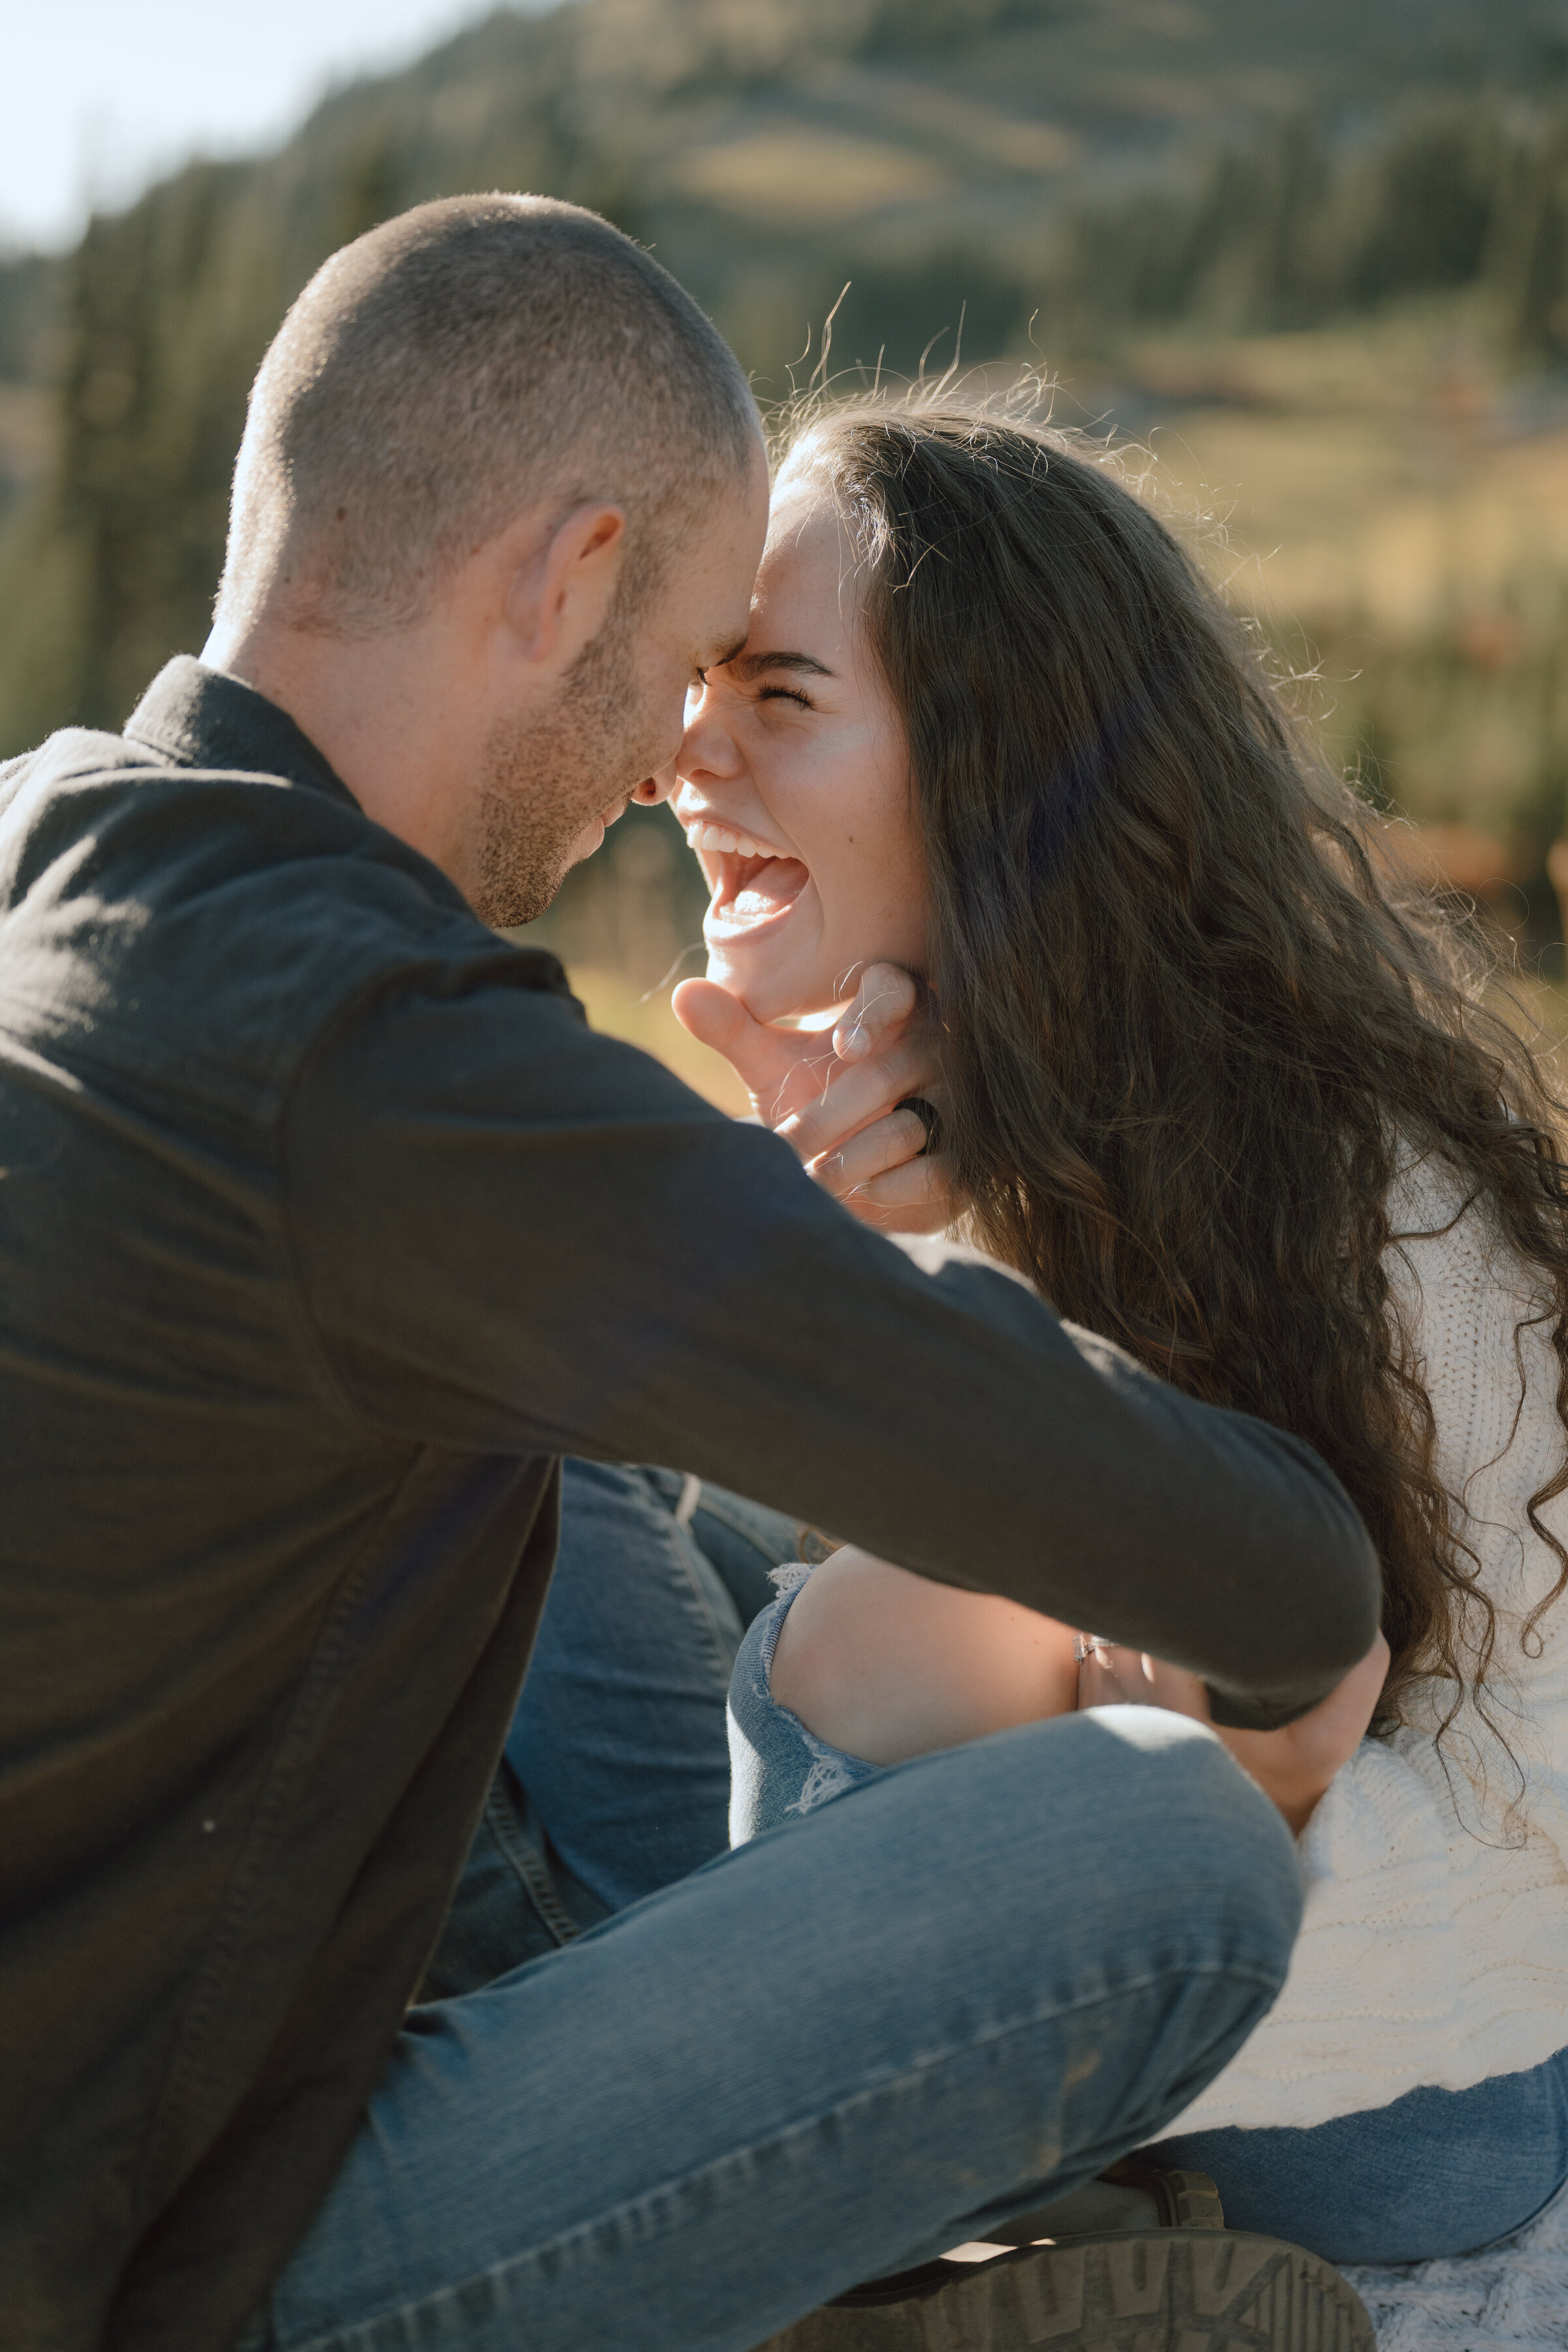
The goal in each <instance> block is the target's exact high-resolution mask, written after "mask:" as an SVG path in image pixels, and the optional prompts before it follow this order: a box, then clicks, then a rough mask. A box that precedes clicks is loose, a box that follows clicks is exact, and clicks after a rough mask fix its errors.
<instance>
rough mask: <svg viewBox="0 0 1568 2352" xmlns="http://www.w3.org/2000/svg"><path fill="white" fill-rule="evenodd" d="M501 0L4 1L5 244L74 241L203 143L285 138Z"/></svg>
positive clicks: (0, 161)
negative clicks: (339, 84) (347, 85)
mask: <svg viewBox="0 0 1568 2352" xmlns="http://www.w3.org/2000/svg"><path fill="white" fill-rule="evenodd" d="M490 5H491V0H246V5H240V0H0V248H3V247H5V246H7V245H9V246H18V245H43V246H50V247H54V246H60V245H64V244H68V243H69V242H70V241H72V240H73V239H74V238H75V236H77V234H78V232H79V230H80V228H81V226H82V224H83V222H84V220H85V218H86V216H87V212H88V210H89V206H90V205H94V204H96V205H100V206H112V205H121V204H125V203H127V202H129V201H130V199H131V198H132V197H133V196H135V195H137V194H139V193H140V192H141V190H142V188H143V187H145V185H146V184H147V183H148V181H149V180H152V179H155V178H157V177H158V176H159V175H160V174H161V173H163V172H166V171H169V170H171V169H172V168H173V167H174V166H175V165H176V164H179V163H184V162H185V161H186V160H187V159H188V158H189V157H190V156H192V155H194V154H205V155H235V154H245V153H247V152H249V151H251V150H252V149H256V148H262V147H267V146H270V145H271V144H272V143H273V142H275V141H277V140H279V139H280V138H281V137H282V136H283V135H284V134H285V133H286V132H288V131H291V130H292V129H293V128H294V126H295V125H296V123H298V122H299V121H301V120H302V118H303V117H304V115H305V114H306V113H307V112H308V111H309V110H310V107H311V105H312V104H313V103H314V102H315V100H317V99H318V98H320V97H321V95H322V93H323V91H324V90H325V89H327V88H328V86H329V85H330V84H331V82H332V81H334V80H342V79H348V78H349V77H350V76H351V75H352V74H353V73H354V72H355V71H357V70H359V69H361V68H370V69H372V70H375V69H379V68H384V67H387V66H396V65H401V64H403V63H404V62H405V61H406V60H407V59H410V58H416V57H417V56H419V55H420V53H421V52H422V51H423V50H425V49H427V48H431V47H434V46H435V44H436V43H437V41H438V40H441V39H443V38H444V37H446V36H447V34H449V33H453V32H456V31H457V30H458V27H459V26H463V25H467V24H471V23H472V22H473V21H474V20H475V19H476V18H477V17H480V16H487V15H488V14H489V9H490ZM523 5H530V6H537V5H541V0H523Z"/></svg>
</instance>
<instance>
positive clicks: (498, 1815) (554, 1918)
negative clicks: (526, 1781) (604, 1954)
mask: <svg viewBox="0 0 1568 2352" xmlns="http://www.w3.org/2000/svg"><path fill="white" fill-rule="evenodd" d="M485 1820H486V1822H487V1823H488V1824H489V1830H490V1834H491V1835H492V1836H493V1837H494V1839H495V1842H496V1843H497V1845H498V1846H500V1851H501V1854H502V1856H503V1858H504V1859H505V1860H506V1861H507V1862H509V1863H510V1864H511V1866H512V1868H513V1870H514V1871H515V1872H516V1873H517V1875H518V1878H519V1880H520V1881H521V1885H522V1891H523V1893H524V1894H525V1895H527V1896H528V1898H529V1900H530V1902H531V1904H532V1906H533V1907H534V1909H535V1911H536V1912H537V1913H538V1914H539V1916H540V1919H541V1920H542V1923H543V1925H544V1927H546V1928H547V1929H548V1930H549V1932H550V1934H551V1935H552V1936H553V1937H554V1938H555V1940H556V1942H557V1944H570V1943H572V1942H574V1940H575V1939H576V1937H579V1936H580V1935H581V1934H582V1932H583V1930H582V1929H581V1927H578V1925H577V1922H576V1921H575V1919H574V1918H573V1917H572V1916H571V1914H570V1913H569V1912H568V1911H567V1909H566V1907H565V1906H564V1904H563V1902H562V1900H561V1897H560V1896H559V1895H557V1893H556V1891H555V1886H554V1882H553V1881H552V1878H551V1875H550V1865H549V1864H548V1862H547V1861H546V1860H545V1858H544V1856H543V1855H542V1853H538V1852H537V1851H536V1849H535V1848H534V1847H533V1846H531V1844H530V1843H529V1841H528V1839H527V1837H526V1836H525V1835H524V1834H523V1832H522V1831H521V1829H520V1828H519V1827H518V1824H517V1822H516V1819H515V1817H514V1815H513V1813H512V1810H511V1807H510V1804H509V1802H508V1801H507V1799H506V1796H505V1794H504V1792H503V1790H502V1789H501V1787H500V1781H499V1780H498V1781H496V1782H495V1783H494V1784H492V1786H491V1789H490V1793H489V1797H488V1798H487V1799H486V1801H485Z"/></svg>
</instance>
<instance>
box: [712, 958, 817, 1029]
mask: <svg viewBox="0 0 1568 2352" xmlns="http://www.w3.org/2000/svg"><path fill="white" fill-rule="evenodd" d="M708 977H709V979H710V980H712V981H717V982H718V983H719V986H720V987H721V988H723V989H727V990H728V991H729V992H730V994H731V996H733V997H737V998H739V1000H740V1002H741V1003H742V1004H743V1005H744V1006H745V1008H746V1010H747V1012H748V1013H750V1014H751V1016H752V1020H753V1021H762V1022H769V1021H793V1020H795V1019H796V1018H798V1017H800V1016H802V1015H804V1014H806V1013H826V1012H827V1011H829V1010H830V1009H831V1008H832V1007H833V1006H834V1005H836V1004H837V1003H840V1002H841V997H842V992H840V993H839V994H838V995H835V993H834V991H833V977H832V975H831V974H830V973H826V972H815V971H801V970H800V969H799V967H798V965H795V966H793V967H792V964H791V962H790V961H786V960H785V959H784V958H783V957H780V958H778V959H777V960H775V959H773V958H772V957H770V956H768V955H767V954H766V953H762V954H751V953H748V952H747V951H746V950H745V948H744V946H743V945H742V946H741V947H740V948H739V950H737V945H736V943H735V942H734V941H732V940H714V941H711V942H710V945H709V949H708Z"/></svg>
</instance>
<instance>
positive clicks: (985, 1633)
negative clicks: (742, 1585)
mask: <svg viewBox="0 0 1568 2352" xmlns="http://www.w3.org/2000/svg"><path fill="white" fill-rule="evenodd" d="M1073 1642H1074V1635H1073V1633H1072V1629H1071V1628H1070V1627H1069V1626H1067V1625H1061V1624H1058V1622H1057V1621H1056V1619H1055V1618H1054V1617H1042V1616H1040V1615H1039V1614H1038V1612H1037V1611H1035V1610H1033V1609H1026V1608H1024V1607H1023V1606H1022V1604H1021V1603H1020V1602H1018V1601H1006V1600H1004V1599H1002V1598H1001V1596H1000V1595H999V1594H996V1593H992V1592H965V1591H960V1590H959V1589H958V1588H957V1587H955V1586H953V1585H950V1584H935V1583H932V1581H931V1579H930V1578H929V1577H924V1576H911V1575H910V1572H909V1570H907V1569H902V1568H894V1567H893V1566H892V1565H891V1564H890V1562H889V1561H888V1560H885V1559H877V1558H876V1556H875V1555H874V1554H873V1553H871V1552H868V1551H861V1550H860V1549H858V1548H857V1547H856V1546H855V1545H852V1544H847V1545H845V1546H844V1547H843V1549H840V1550H838V1551H836V1552H834V1553H833V1555H832V1556H831V1558H830V1559H826V1560H825V1561H824V1562H823V1564H822V1566H821V1567H820V1568H818V1569H816V1570H814V1571H813V1573H812V1575H811V1577H810V1579H809V1580H808V1581H807V1582H806V1583H805V1585H803V1586H802V1588H801V1590H800V1591H799V1592H798V1593H797V1594H796V1596H795V1601H793V1602H792V1604H791V1606H790V1610H789V1613H788V1615H787V1616H786V1617H785V1619H784V1625H783V1627H782V1629H781V1631H780V1633H779V1639H778V1647H777V1649H776V1650H775V1651H774V1653H773V1675H772V1685H773V1696H774V1698H775V1699H777V1701H778V1702H779V1705H780V1706H786V1707H788V1708H789V1710H790V1712H791V1714H792V1715H797V1716H798V1717H800V1719H801V1721H802V1722H803V1723H804V1724H805V1727H806V1728H807V1730H808V1731H813V1732H815V1733H816V1737H817V1738H819V1739H826V1741H827V1742H828V1743H829V1745H830V1746H832V1747H834V1748H843V1749H844V1750H845V1752H846V1754H847V1755H850V1756H863V1757H864V1758H865V1759H866V1760H867V1762H868V1763H869V1764H900V1763H902V1762H903V1760H904V1759H905V1758H906V1757H910V1756H923V1755H926V1754H928V1753H929V1752H930V1750H931V1749H932V1748H955V1747H957V1746H958V1745H959V1744H960V1743H961V1742H962V1741H963V1740H966V1739H978V1738H981V1737H982V1735H983V1734H984V1733H985V1732H988V1731H1005V1730H1006V1729H1008V1728H1009V1727H1011V1726H1012V1725H1014V1724H1016V1723H1033V1722H1035V1721H1036V1720H1037V1718H1038V1717H1042V1716H1047V1715H1070V1714H1071V1712H1072V1710H1073V1708H1074V1707H1075V1706H1077V1704H1078V1665H1077V1663H1076V1661H1075V1659H1074V1655H1073ZM1200 1688H1201V1685H1200Z"/></svg>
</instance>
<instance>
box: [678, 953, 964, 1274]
mask: <svg viewBox="0 0 1568 2352" xmlns="http://www.w3.org/2000/svg"><path fill="white" fill-rule="evenodd" d="M673 1001H674V1004H675V1013H676V1018H677V1019H678V1020H679V1023H680V1024H681V1026H682V1027H683V1028H685V1029H688V1030H689V1031H690V1033H691V1034H692V1036H694V1037H696V1038H698V1039H699V1040H700V1042H701V1043H702V1044H703V1045H711V1046H712V1047H713V1048H714V1050H715V1051H716V1052H717V1053H721V1054H722V1055H724V1058H725V1059H726V1061H728V1062H730V1063H731V1064H732V1065H733V1066H734V1068H735V1070H736V1071H737V1072H738V1073H739V1075H740V1077H741V1080H742V1084H743V1085H744V1087H745V1088H746V1091H747V1092H748V1094H749V1095H750V1096H751V1097H752V1109H753V1110H754V1111H755V1113H756V1115H757V1117H758V1118H760V1119H761V1120H762V1121H763V1124H764V1126H767V1127H771V1128H772V1129H773V1131H774V1133H775V1134H777V1135H780V1136H782V1137H783V1138H784V1141H785V1142H786V1143H789V1144H791V1145H792V1146H793V1147H794V1149H795V1151H796V1152H797V1153H798V1155H799V1157H800V1158H801V1160H803V1161H804V1162H805V1166H806V1167H807V1168H808V1169H809V1170H810V1171H811V1173H812V1175H813V1176H814V1177H815V1178H816V1181H817V1182H818V1183H819V1184H821V1185H823V1186H825V1187H826V1190H827V1191H828V1192H832V1193H833V1194H835V1196H836V1197H837V1199H838V1200H840V1201H842V1202H843V1203H844V1205H845V1207H846V1208H847V1209H851V1210H853V1212H854V1213H855V1214H856V1216H858V1217H859V1218H860V1219H861V1220H862V1222H863V1223H866V1224H868V1225H876V1226H879V1228H880V1229H881V1230H882V1231H883V1232H885V1233H902V1234H931V1233H940V1232H941V1231H942V1228H943V1227H944V1226H945V1225H949V1224H951V1223H952V1219H953V1216H954V1214H955V1213H956V1207H955V1203H954V1202H953V1200H952V1195H951V1193H950V1192H949V1190H948V1184H947V1164H946V1161H945V1160H944V1159H943V1158H942V1154H941V1152H940V1151H931V1150H928V1149H927V1146H928V1144H929V1142H930V1140H931V1136H930V1129H929V1127H928V1125H927V1122H926V1120H925V1119H923V1118H921V1115H920V1114H919V1112H918V1111H913V1110H908V1109H905V1110H900V1108H898V1105H899V1103H900V1101H901V1100H902V1099H903V1098H904V1097H908V1096H911V1095H912V1096H917V1097H920V1098H921V1100H922V1101H924V1102H927V1103H929V1102H931V1099H932V1097H933V1095H935V1093H936V1081H935V1066H936V1057H935V1055H934V1053H933V1052H932V1050H931V1040H930V1038H929V1037H928V1035H927V1034H925V1028H924V1022H923V1017H922V1012H921V999H920V991H919V989H918V988H917V986H916V984H915V982H914V981H913V980H912V979H911V977H910V974H909V973H908V972H907V971H900V969H899V967H898V966H897V965H896V964H890V963H874V964H870V965H868V967H867V970H866V971H865V973H864V975H863V976H862V978H861V982H860V985H859V988H858V990H857V992H856V995H855V1001H854V1003H852V1004H851V1005H850V1006H849V1007H848V1009H847V1012H845V1013H842V1014H841V1015H840V1017H839V1019H838V1021H837V1024H836V1025H835V1026H834V1028H833V1030H832V1032H831V1034H826V1033H825V1032H823V1031H820V1030H817V1031H813V1030H800V1029H775V1028H770V1027H768V1026H767V1025H766V1024H763V1023H762V1022H760V1021H753V1020H752V1016H751V1014H750V1013H748V1012H747V1010H746V1008H745V1006H744V1005H743V1004H742V1003H741V1002H740V1000H739V999H738V998H737V997H733V996H731V994H730V993H729V992H728V990H727V989H722V988H721V987H719V986H718V984H717V983H716V982H713V981H709V980H688V981H683V982H681V984H680V986H679V988H678V989H677V990H676V992H675V996H674V1000H673Z"/></svg>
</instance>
